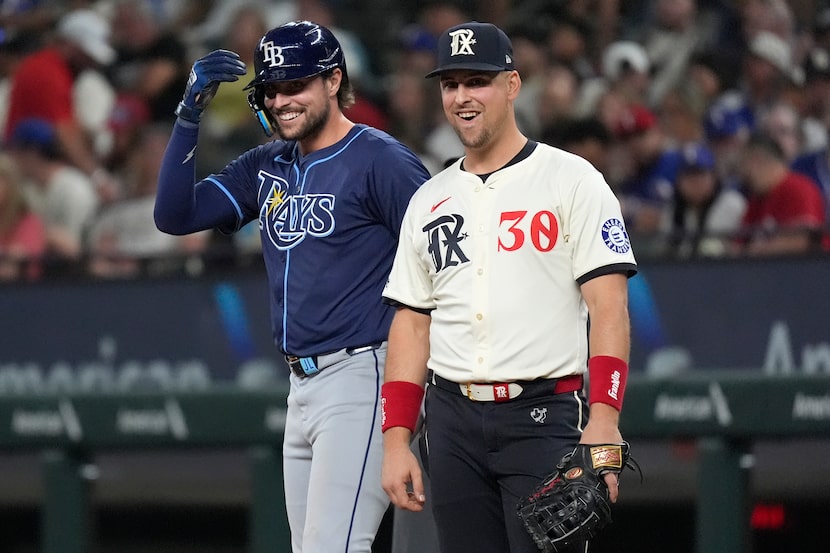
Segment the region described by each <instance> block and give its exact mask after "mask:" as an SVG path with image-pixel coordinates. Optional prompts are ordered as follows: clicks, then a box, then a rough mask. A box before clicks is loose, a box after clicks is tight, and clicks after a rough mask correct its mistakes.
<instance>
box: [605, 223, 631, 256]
mask: <svg viewBox="0 0 830 553" xmlns="http://www.w3.org/2000/svg"><path fill="white" fill-rule="evenodd" d="M602 241H603V242H605V245H606V246H608V249H609V250H611V251H613V252H616V253H628V250H630V249H631V241H630V240H629V238H628V232H626V230H625V224H624V223H623V222H622V221H620V220H619V219H608V220H607V221H605V222H604V223H603V224H602Z"/></svg>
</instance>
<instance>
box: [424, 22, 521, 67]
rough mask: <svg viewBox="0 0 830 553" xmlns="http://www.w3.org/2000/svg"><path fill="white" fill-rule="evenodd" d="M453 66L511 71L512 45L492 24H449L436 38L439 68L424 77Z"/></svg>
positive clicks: (502, 32)
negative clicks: (453, 25)
mask: <svg viewBox="0 0 830 553" xmlns="http://www.w3.org/2000/svg"><path fill="white" fill-rule="evenodd" d="M455 69H468V70H471V71H513V70H514V69H515V67H514V65H513V44H512V43H511V42H510V39H509V38H508V37H507V35H506V34H505V33H504V31H502V30H501V29H499V28H498V27H496V26H495V25H493V24H492V23H479V22H478V21H471V22H469V23H464V24H462V25H456V26H455V27H450V28H449V29H447V30H446V31H444V32H443V33H442V34H441V36H440V37H439V38H438V67H436V68H435V69H433V70H432V71H431V72H429V73H428V74H427V78H429V77H434V76H436V75H439V74H441V73H443V72H444V71H452V70H455Z"/></svg>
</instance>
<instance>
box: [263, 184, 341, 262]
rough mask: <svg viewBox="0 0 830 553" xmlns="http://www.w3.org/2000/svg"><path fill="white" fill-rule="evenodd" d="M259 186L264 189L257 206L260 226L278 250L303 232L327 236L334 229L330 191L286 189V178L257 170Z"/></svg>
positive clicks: (291, 244) (299, 239)
mask: <svg viewBox="0 0 830 553" xmlns="http://www.w3.org/2000/svg"><path fill="white" fill-rule="evenodd" d="M259 179H260V183H261V184H260V189H261V190H267V191H268V193H267V194H268V196H267V197H266V198H265V202H263V204H262V207H260V209H259V228H260V230H261V231H262V233H263V234H264V235H265V236H267V237H268V239H269V240H270V241H271V243H272V244H274V246H276V248H277V249H279V250H289V249H291V248H293V247H294V246H296V245H297V244H299V243H300V242H302V241H303V240H304V239H305V237H306V236H314V237H320V236H328V235H329V234H331V233H332V232H333V231H334V196H333V195H332V194H294V195H289V193H288V182H287V181H286V180H285V179H283V178H282V177H277V176H275V175H271V174H270V173H266V172H265V171H260V172H259Z"/></svg>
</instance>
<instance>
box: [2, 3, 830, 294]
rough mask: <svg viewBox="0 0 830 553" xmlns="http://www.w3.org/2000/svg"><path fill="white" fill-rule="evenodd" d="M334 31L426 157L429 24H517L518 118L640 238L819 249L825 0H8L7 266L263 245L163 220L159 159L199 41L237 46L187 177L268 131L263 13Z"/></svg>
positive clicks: (433, 116) (693, 247)
mask: <svg viewBox="0 0 830 553" xmlns="http://www.w3.org/2000/svg"><path fill="white" fill-rule="evenodd" d="M292 19H309V20H312V21H316V22H318V23H321V24H323V25H325V26H327V27H329V28H330V29H332V31H333V32H334V33H335V35H336V36H337V37H338V39H339V40H340V41H341V43H342V45H343V48H344V51H345V55H346V61H347V67H348V71H349V75H350V78H351V80H352V81H353V83H354V84H355V87H356V91H357V102H356V104H355V106H354V107H352V108H351V109H350V110H349V111H348V112H347V115H348V116H349V117H350V118H351V119H352V120H353V121H355V122H359V123H366V124H370V125H373V126H375V127H378V128H380V129H383V130H386V131H388V132H390V133H391V134H393V135H394V136H396V137H397V138H399V139H400V140H401V141H403V142H404V143H405V144H407V145H408V146H410V147H411V148H412V149H413V150H414V151H415V152H416V153H417V154H418V155H419V156H420V157H421V158H422V160H423V161H424V163H425V164H426V166H427V167H428V168H429V169H430V171H432V172H433V173H435V172H438V171H440V170H441V169H442V168H443V167H444V166H446V164H447V163H448V162H449V161H451V160H454V159H456V158H457V157H458V156H459V155H461V154H462V151H463V150H462V147H461V144H460V142H459V141H458V140H457V138H456V136H455V135H454V133H453V131H452V130H451V129H450V127H449V126H448V125H447V124H446V122H445V119H444V116H443V113H442V111H441V103H440V98H439V93H438V88H437V84H436V83H435V81H434V80H427V79H425V78H424V75H425V74H426V73H427V72H428V71H430V70H431V69H432V68H433V66H434V50H435V45H436V40H437V36H438V35H439V34H440V33H441V31H443V30H444V29H446V28H448V27H450V26H452V25H455V24H458V23H462V22H465V21H469V20H473V19H476V20H481V21H491V22H493V23H496V24H498V25H499V26H501V27H502V28H504V29H505V30H506V31H508V34H509V35H510V36H511V38H512V41H513V47H514V55H515V63H516V66H517V68H518V70H519V72H520V74H521V77H522V80H523V85H522V92H521V95H520V97H519V99H518V102H517V105H516V111H517V117H518V118H519V125H520V128H521V129H522V131H523V132H524V133H525V134H526V135H527V136H528V137H530V138H531V139H534V140H538V141H544V142H547V143H549V144H552V145H554V146H557V147H560V148H562V149H565V150H568V151H571V152H574V153H576V154H579V155H581V156H583V157H585V158H586V159H588V160H589V161H590V162H591V163H593V164H594V166H595V167H596V168H597V169H598V170H600V171H601V172H602V173H603V174H604V175H605V178H606V180H607V182H608V183H609V185H610V186H611V187H612V188H613V189H614V191H615V193H616V194H617V197H618V198H619V200H620V202H621V204H622V207H623V215H624V217H625V219H626V225H627V228H628V230H629V234H630V235H631V239H632V243H633V244H634V247H635V251H636V252H637V254H638V257H639V258H647V257H652V256H653V257H660V258H666V257H668V258H675V259H690V258H701V257H727V256H731V257H738V256H756V255H806V254H825V255H826V254H827V253H828V252H830V233H828V232H827V231H828V216H829V215H830V140H828V129H830V5H828V2H825V1H820V0H812V1H810V0H804V1H798V0H790V1H787V0H732V1H730V0H720V1H719V0H512V1H511V0H490V1H485V0H481V1H473V0H467V1H464V0H444V1H441V0H422V1H408V2H394V1H391V0H389V1H369V0H223V1H220V0H213V1H211V0H97V1H80V0H76V1H72V0H64V1H61V0H28V1H21V0H16V1H5V0H0V132H2V142H0V280H14V279H42V278H47V277H49V276H51V275H65V274H83V275H85V276H88V275H92V276H97V277H101V278H113V277H132V276H137V275H143V274H153V273H157V274H165V273H168V272H170V271H176V270H188V271H192V270H198V268H199V267H202V266H203V265H204V263H217V264H220V265H221V264H227V263H236V262H238V260H239V259H244V258H245V256H247V255H248V254H252V253H255V252H257V251H258V249H259V234H258V229H257V228H255V225H253V224H252V225H248V226H247V227H246V228H244V229H243V230H242V231H241V232H239V233H237V234H236V235H234V236H231V237H228V236H223V235H219V234H218V233H214V232H212V231H210V232H205V233H201V234H197V235H191V236H184V237H179V236H170V235H166V234H163V233H161V232H159V231H158V230H157V229H156V228H155V225H154V223H153V218H152V211H153V203H154V196H155V190H156V176H157V173H158V168H159V163H160V160H161V157H162V154H163V151H164V148H165V146H166V143H167V139H168V138H169V133H170V131H171V129H172V125H173V121H174V118H175V116H174V115H173V112H174V109H175V107H176V104H177V103H178V101H179V100H180V98H181V94H182V91H183V90H184V86H185V83H186V81H187V76H188V73H189V70H190V67H191V64H192V63H193V61H194V60H195V59H196V58H198V57H199V56H201V55H203V54H205V53H207V52H209V51H211V50H213V49H216V48H226V49H230V50H233V51H235V52H237V53H239V54H240V55H241V56H242V59H243V60H244V61H245V62H246V63H247V64H248V67H249V74H248V75H247V76H245V77H243V78H241V79H240V80H239V81H238V82H237V83H226V84H223V85H222V86H221V87H220V88H219V92H218V93H217V95H216V97H215V98H214V100H213V101H212V103H211V105H210V107H209V108H208V109H207V110H206V113H205V116H204V118H203V122H202V125H201V130H200V142H199V156H198V157H197V160H198V162H197V170H198V172H199V175H198V176H199V177H204V176H207V175H208V174H209V173H211V172H214V171H218V170H219V169H221V168H222V167H223V166H224V165H225V164H226V163H228V162H229V161H231V160H232V159H233V158H234V157H236V156H237V155H239V154H240V153H242V152H243V151H245V150H246V149H248V148H250V147H253V146H255V145H257V144H259V143H262V142H263V141H264V140H266V137H265V136H264V134H263V133H262V132H261V130H260V128H259V126H258V124H257V123H256V121H255V119H254V117H253V115H252V114H251V112H250V109H249V107H248V105H247V102H246V100H245V94H244V93H243V91H242V88H243V87H244V86H245V84H247V82H248V81H250V79H251V78H252V71H253V60H252V54H253V51H254V48H255V45H256V43H257V41H258V40H259V38H260V37H261V36H262V35H263V34H264V33H265V32H266V31H267V30H268V29H270V28H271V27H274V26H276V25H279V24H281V23H283V22H285V21H288V20H292Z"/></svg>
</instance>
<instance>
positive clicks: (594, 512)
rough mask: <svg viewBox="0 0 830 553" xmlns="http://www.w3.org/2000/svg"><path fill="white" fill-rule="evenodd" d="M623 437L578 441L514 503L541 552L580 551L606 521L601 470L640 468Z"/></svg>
mask: <svg viewBox="0 0 830 553" xmlns="http://www.w3.org/2000/svg"><path fill="white" fill-rule="evenodd" d="M629 449H630V447H629V445H628V442H623V443H619V444H600V445H587V444H579V445H577V446H576V448H574V450H573V451H572V452H570V453H568V454H567V455H565V456H564V457H563V458H562V460H561V461H559V464H557V465H556V470H555V471H554V472H553V473H552V474H550V475H548V476H547V477H546V478H545V479H544V480H543V481H542V482H541V483H540V484H539V485H538V486H537V487H536V488H535V489H534V490H533V492H532V493H531V494H530V495H528V496H527V497H525V498H524V499H522V500H521V501H520V502H519V505H518V507H517V511H518V515H519V518H521V519H522V521H523V522H524V525H525V528H527V531H528V532H529V533H530V535H531V536H532V537H533V541H535V542H536V545H537V546H539V549H540V550H541V551H544V552H545V553H572V552H577V551H579V552H584V551H585V546H586V544H587V543H588V540H590V539H592V538H594V537H595V536H596V535H597V534H598V533H599V531H600V530H602V529H603V528H605V527H606V526H607V525H608V524H609V523H610V522H611V501H610V499H609V495H608V486H607V485H606V484H605V479H604V478H603V475H604V474H606V473H608V472H614V473H617V474H618V475H619V474H620V473H621V472H622V470H623V469H624V468H626V467H629V468H631V469H635V470H636V471H637V472H639V473H640V479H641V480H642V471H640V467H639V465H637V462H636V461H634V460H633V459H631V457H630V454H629Z"/></svg>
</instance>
